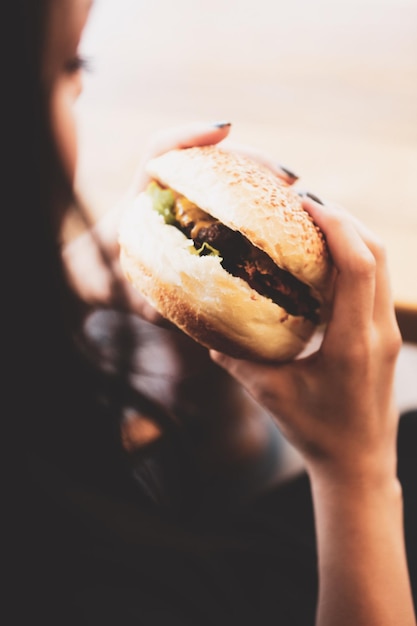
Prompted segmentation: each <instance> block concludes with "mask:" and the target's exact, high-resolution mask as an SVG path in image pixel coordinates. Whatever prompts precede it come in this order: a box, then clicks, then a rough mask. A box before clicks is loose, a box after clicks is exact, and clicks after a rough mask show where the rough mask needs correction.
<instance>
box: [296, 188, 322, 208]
mask: <svg viewBox="0 0 417 626" xmlns="http://www.w3.org/2000/svg"><path fill="white" fill-rule="evenodd" d="M298 195H299V196H305V197H307V198H310V200H313V201H314V202H317V204H321V205H323V206H324V202H322V201H321V200H320V198H318V197H317V196H315V195H314V193H310V192H309V191H299V192H298Z"/></svg>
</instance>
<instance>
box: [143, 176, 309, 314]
mask: <svg viewBox="0 0 417 626" xmlns="http://www.w3.org/2000/svg"><path fill="white" fill-rule="evenodd" d="M147 193H149V194H150V195H151V197H152V200H153V207H154V209H155V210H157V211H158V212H159V213H160V214H161V215H162V216H163V217H164V220H165V222H166V223H167V224H171V225H172V226H175V227H176V228H179V229H180V230H181V231H182V232H183V233H184V235H186V237H187V238H189V239H191V240H192V241H193V244H194V250H195V252H196V253H197V254H199V255H200V256H203V255H207V254H216V255H219V256H220V257H221V258H222V260H221V265H222V267H223V268H224V269H225V270H226V271H227V272H229V273H230V274H232V275H233V276H238V277H239V278H242V279H243V280H245V281H246V282H247V283H248V284H249V286H250V287H252V289H254V290H255V291H257V292H258V293H259V294H261V295H262V296H265V297H267V298H270V299H271V300H272V301H273V302H275V304H278V305H279V306H281V307H282V308H284V309H285V310H286V311H287V312H288V313H290V314H291V315H299V316H303V317H305V318H307V319H309V320H310V321H311V322H313V323H314V324H317V323H318V321H319V303H318V301H317V300H316V299H315V298H314V297H313V296H312V295H311V293H310V289H309V287H308V286H307V285H305V284H304V283H302V282H301V281H299V280H298V279H297V278H295V277H294V276H293V275H292V274H290V273H289V272H287V271H286V270H283V269H281V268H280V267H278V266H277V265H276V264H275V263H274V262H273V260H272V259H271V258H270V257H269V256H268V255H267V254H266V253H265V252H263V251H262V250H260V249H259V248H257V247H256V246H254V245H253V244H252V243H251V242H250V241H249V240H248V239H247V238H246V237H245V236H244V235H242V233H240V232H238V231H235V230H232V229H231V228H228V227H227V226H225V225H224V224H222V223H221V222H219V220H217V219H216V218H214V217H212V216H211V215H209V214H208V213H206V212H205V211H202V210H201V209H200V208H199V207H197V206H196V205H195V204H193V203H192V202H190V200H188V199H187V198H185V197H184V196H181V195H179V194H177V193H176V192H174V191H172V190H171V189H163V188H162V187H160V186H159V185H158V184H157V183H156V182H155V181H153V182H152V183H150V185H149V187H148V189H147Z"/></svg>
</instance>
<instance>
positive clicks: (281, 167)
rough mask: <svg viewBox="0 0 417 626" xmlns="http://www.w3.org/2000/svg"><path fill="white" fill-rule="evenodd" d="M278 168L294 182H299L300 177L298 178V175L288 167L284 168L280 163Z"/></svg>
mask: <svg viewBox="0 0 417 626" xmlns="http://www.w3.org/2000/svg"><path fill="white" fill-rule="evenodd" d="M278 167H279V169H280V170H281V171H282V172H284V174H286V175H287V176H288V177H289V178H292V179H293V180H298V179H299V176H297V174H294V172H292V171H291V170H289V169H288V167H284V166H283V165H281V163H278Z"/></svg>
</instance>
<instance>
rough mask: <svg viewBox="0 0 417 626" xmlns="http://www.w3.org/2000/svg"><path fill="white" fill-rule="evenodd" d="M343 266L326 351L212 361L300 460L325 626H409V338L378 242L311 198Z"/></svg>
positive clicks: (325, 340)
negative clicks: (403, 389)
mask: <svg viewBox="0 0 417 626" xmlns="http://www.w3.org/2000/svg"><path fill="white" fill-rule="evenodd" d="M304 206H305V208H306V209H307V210H308V211H309V212H310V213H311V214H312V216H313V218H314V219H315V221H316V222H317V223H318V225H319V226H320V227H321V228H322V229H323V231H324V232H325V234H326V236H327V240H328V244H329V248H330V251H331V254H332V257H333V260H334V263H335V267H336V276H335V284H334V288H335V291H334V303H333V309H332V315H331V319H330V322H329V324H328V327H327V329H326V332H325V335H324V338H323V342H322V344H321V346H320V348H319V350H318V351H317V352H316V353H315V354H312V355H310V356H309V357H307V358H305V359H299V360H296V361H293V362H292V363H287V364H282V365H260V364H253V363H249V362H245V361H238V360H234V359H230V358H228V357H225V356H224V355H219V354H218V353H213V358H214V359H215V360H216V361H217V362H218V363H219V364H221V365H223V367H225V368H226V369H227V370H228V371H229V372H230V373H232V374H233V375H234V376H235V377H236V378H237V379H238V380H239V381H240V382H242V383H243V384H244V385H246V387H247V389H248V390H249V392H250V393H251V394H252V395H253V396H254V397H255V398H256V399H257V400H258V401H259V402H261V403H262V404H263V405H264V406H265V407H266V408H267V409H268V410H269V411H270V412H271V414H272V415H273V416H274V417H275V418H276V420H277V422H278V424H279V426H280V428H281V430H282V431H283V432H284V433H285V434H286V435H287V437H288V439H289V440H290V441H291V442H292V443H293V444H294V445H295V446H296V447H297V448H298V450H299V451H300V453H301V454H302V456H303V458H304V461H305V464H306V469H307V471H308V473H309V476H310V479H311V485H312V493H313V502H314V510H315V519H316V532H317V542H318V557H319V600H318V612H317V619H316V624H317V626H336V625H337V626H348V625H349V626H352V625H353V624H354V625H355V626H412V625H414V624H415V616H414V608H413V601H412V596H411V591H410V583H409V576H408V570H407V562H406V556H405V548H404V537H403V527H402V494H401V489H400V485H399V483H398V480H397V477H396V434H397V427H398V411H397V409H396V406H395V399H394V397H393V379H394V371H395V363H396V359H397V355H398V352H399V349H400V345H401V340H400V335H399V331H398V328H397V325H396V321H395V316H394V310H393V305H392V301H391V295H390V289H389V281H388V273H387V267H386V260H385V255H384V251H383V248H382V246H381V245H380V243H379V242H378V241H376V239H375V237H374V236H373V235H372V234H371V233H369V232H368V231H367V230H366V228H365V227H364V226H363V225H362V224H360V223H359V222H358V221H357V220H355V219H354V218H353V217H352V216H350V215H348V214H346V213H345V212H344V211H343V210H341V209H339V208H337V207H322V206H320V205H319V204H317V203H315V202H312V201H306V202H305V203H304Z"/></svg>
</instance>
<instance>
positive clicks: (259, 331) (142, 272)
mask: <svg viewBox="0 0 417 626" xmlns="http://www.w3.org/2000/svg"><path fill="white" fill-rule="evenodd" d="M119 242H120V249H121V254H120V261H121V265H122V270H123V272H124V274H125V276H126V277H127V279H128V280H129V281H130V282H131V283H132V285H133V286H134V287H135V288H136V289H137V290H138V291H140V292H141V293H142V295H143V296H144V297H145V298H146V299H147V300H148V301H149V303H150V304H151V305H153V306H154V307H155V309H157V311H159V313H160V314H161V315H163V316H164V317H165V318H167V319H168V320H170V321H171V322H173V323H174V324H175V325H176V326H178V327H179V328H181V329H182V330H183V331H184V332H185V333H187V334H188V335H190V336H191V337H192V338H193V339H195V340H196V341H197V342H199V343H200V344H202V345H204V346H206V347H207V348H213V349H215V350H218V351H220V352H224V353H226V354H229V355H231V356H234V357H237V358H250V359H256V360H266V361H283V360H289V359H292V358H294V357H295V356H296V355H297V354H299V353H300V352H301V351H302V350H303V348H304V347H305V346H306V344H307V342H308V340H309V339H310V337H311V336H312V334H313V332H314V330H315V326H314V324H312V323H311V322H310V321H309V320H306V319H305V318H304V317H297V316H293V315H289V314H288V313H287V312H286V311H285V310H284V309H283V308H281V307H280V306H278V305H276V304H274V303H273V302H272V301H271V300H269V299H268V298H265V297H264V296H261V295H260V294H258V293H257V292H256V291H254V290H253V289H252V288H251V287H249V285H248V284H247V283H246V282H245V281H244V280H242V279H241V278H237V277H234V276H232V275H231V274H229V273H228V272H226V271H225V270H224V269H223V268H222V266H221V264H220V262H221V259H220V257H218V256H213V255H207V256H202V257H200V256H198V254H193V253H192V252H191V251H190V249H191V248H192V247H193V246H192V242H191V241H190V240H189V239H187V238H186V237H185V235H183V233H181V231H179V230H178V229H177V228H176V227H175V226H168V225H166V224H165V222H164V220H163V218H162V217H161V216H160V215H159V214H158V213H157V212H156V211H154V209H153V208H152V202H151V199H150V197H149V196H148V195H147V194H145V193H142V194H140V195H139V196H138V197H137V199H136V201H135V202H134V203H133V205H132V206H131V207H129V208H128V209H127V210H126V212H125V214H124V216H123V219H122V222H121V226H120V231H119Z"/></svg>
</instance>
